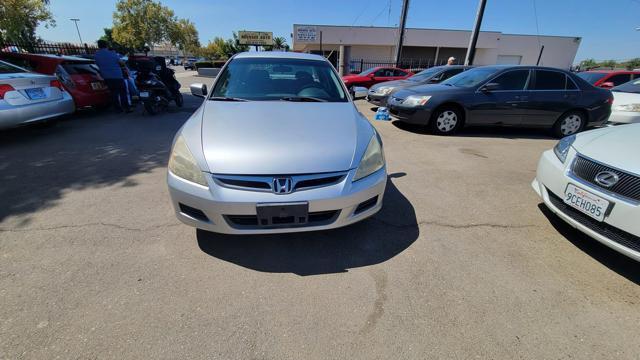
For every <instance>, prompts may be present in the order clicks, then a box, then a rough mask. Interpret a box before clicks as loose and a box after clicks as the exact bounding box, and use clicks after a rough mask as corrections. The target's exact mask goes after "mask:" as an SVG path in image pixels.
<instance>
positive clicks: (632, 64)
mask: <svg viewBox="0 0 640 360" xmlns="http://www.w3.org/2000/svg"><path fill="white" fill-rule="evenodd" d="M626 67H627V70H634V69H640V58H635V59H631V60H629V61H627V63H626Z"/></svg>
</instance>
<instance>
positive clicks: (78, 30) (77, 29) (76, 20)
mask: <svg viewBox="0 0 640 360" xmlns="http://www.w3.org/2000/svg"><path fill="white" fill-rule="evenodd" d="M69 20H71V21H73V22H74V23H75V24H76V31H77V32H78V38H79V39H80V44H84V43H83V42H82V36H80V29H79V28H78V21H80V19H69Z"/></svg>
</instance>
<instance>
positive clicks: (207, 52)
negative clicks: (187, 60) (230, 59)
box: [200, 36, 226, 60]
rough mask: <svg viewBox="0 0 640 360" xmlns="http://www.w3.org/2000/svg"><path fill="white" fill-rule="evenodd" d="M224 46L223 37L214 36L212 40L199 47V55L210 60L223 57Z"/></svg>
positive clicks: (224, 55)
mask: <svg viewBox="0 0 640 360" xmlns="http://www.w3.org/2000/svg"><path fill="white" fill-rule="evenodd" d="M225 46H226V44H225V41H224V39H223V38H221V37H218V36H216V37H215V38H213V40H212V41H209V43H208V44H207V46H205V47H203V48H201V49H200V55H202V56H204V57H205V58H207V59H211V60H215V59H221V58H224V57H226V54H225V50H224V48H225Z"/></svg>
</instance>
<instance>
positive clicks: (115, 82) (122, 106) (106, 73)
mask: <svg viewBox="0 0 640 360" xmlns="http://www.w3.org/2000/svg"><path fill="white" fill-rule="evenodd" d="M95 59H96V65H98V69H100V75H102V78H103V79H104V82H105V83H106V84H107V87H108V88H109V91H110V92H111V101H112V102H113V106H114V107H115V108H116V111H118V112H121V111H123V110H124V111H125V112H131V108H130V107H129V100H128V99H127V89H126V88H125V82H124V81H125V78H124V76H123V73H122V66H123V65H124V62H123V61H122V60H120V57H119V56H118V54H117V53H116V52H115V51H113V50H109V48H108V44H107V42H106V41H104V40H98V51H96V58H95Z"/></svg>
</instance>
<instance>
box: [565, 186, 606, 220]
mask: <svg viewBox="0 0 640 360" xmlns="http://www.w3.org/2000/svg"><path fill="white" fill-rule="evenodd" d="M564 202H565V204H567V205H569V206H571V207H572V208H574V209H576V210H579V211H580V212H582V213H584V214H587V215H589V216H591V217H592V218H594V219H596V220H598V221H604V214H605V212H606V211H607V209H608V208H609V201H608V200H605V199H603V198H601V197H600V196H597V195H594V194H592V193H590V192H588V191H586V190H582V189H580V188H579V187H577V186H575V185H572V184H569V185H567V189H566V190H565V191H564Z"/></svg>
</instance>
